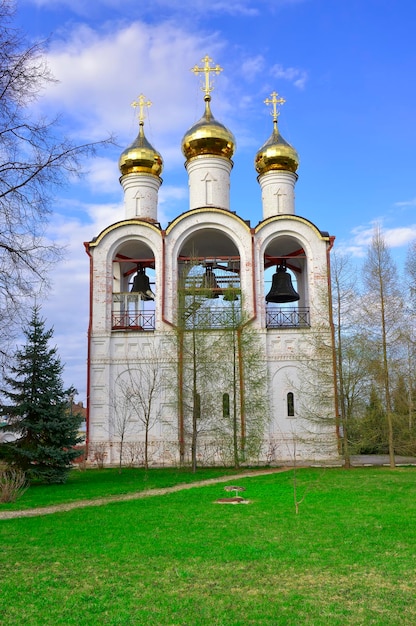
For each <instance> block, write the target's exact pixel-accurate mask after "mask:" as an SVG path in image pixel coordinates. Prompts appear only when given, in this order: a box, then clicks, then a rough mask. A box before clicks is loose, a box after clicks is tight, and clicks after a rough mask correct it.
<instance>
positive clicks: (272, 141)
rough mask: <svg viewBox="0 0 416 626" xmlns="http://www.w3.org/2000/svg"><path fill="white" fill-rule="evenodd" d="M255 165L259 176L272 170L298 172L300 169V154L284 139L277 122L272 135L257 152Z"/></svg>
mask: <svg viewBox="0 0 416 626" xmlns="http://www.w3.org/2000/svg"><path fill="white" fill-rule="evenodd" d="M254 165H255V168H256V171H257V172H258V173H259V174H264V173H265V172H269V171H271V170H285V171H288V172H296V170H297V169H298V166H299V156H298V153H297V152H296V150H295V149H294V148H293V147H292V146H291V145H290V144H289V143H288V142H287V141H285V140H284V139H283V137H282V136H281V134H280V133H279V131H278V129H277V122H274V128H273V133H272V135H271V136H270V137H269V139H268V140H267V141H266V143H265V144H264V145H263V146H262V147H261V148H260V150H259V151H258V152H257V154H256V158H255V161H254Z"/></svg>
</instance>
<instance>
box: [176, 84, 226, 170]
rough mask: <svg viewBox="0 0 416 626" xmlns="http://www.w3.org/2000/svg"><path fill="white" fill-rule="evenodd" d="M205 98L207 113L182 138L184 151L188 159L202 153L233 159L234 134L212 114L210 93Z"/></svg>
mask: <svg viewBox="0 0 416 626" xmlns="http://www.w3.org/2000/svg"><path fill="white" fill-rule="evenodd" d="M204 100H205V113H204V115H203V116H202V117H201V119H200V120H199V121H198V122H197V123H196V124H194V126H192V128H190V129H189V130H188V132H187V133H186V134H185V136H184V138H183V139H182V152H183V154H184V155H185V157H186V159H187V160H189V159H191V158H193V157H196V156H200V155H210V156H219V157H225V158H227V159H231V157H232V156H233V154H234V150H235V139H234V135H233V134H232V133H231V132H230V131H229V130H228V129H227V128H226V127H225V126H224V125H223V124H220V122H217V120H216V119H215V118H214V116H213V115H212V113H211V108H210V104H209V103H210V101H211V97H210V95H209V94H206V95H205V98H204Z"/></svg>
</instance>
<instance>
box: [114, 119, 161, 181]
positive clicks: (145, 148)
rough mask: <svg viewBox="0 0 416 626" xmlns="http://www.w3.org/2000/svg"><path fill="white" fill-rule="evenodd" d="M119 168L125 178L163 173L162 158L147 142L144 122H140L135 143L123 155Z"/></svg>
mask: <svg viewBox="0 0 416 626" xmlns="http://www.w3.org/2000/svg"><path fill="white" fill-rule="evenodd" d="M118 166H119V168H120V172H121V174H122V175H123V176H124V175H125V174H136V173H143V174H152V175H153V176H160V174H161V173H162V169H163V160H162V157H161V156H160V154H159V152H157V151H156V150H155V149H154V148H153V146H152V145H151V144H150V143H149V142H148V141H147V139H146V137H145V135H144V130H143V121H140V130H139V134H138V135H137V137H136V139H135V141H133V143H132V144H131V145H130V146H129V147H128V148H126V149H125V150H124V152H122V153H121V156H120V159H119V162H118Z"/></svg>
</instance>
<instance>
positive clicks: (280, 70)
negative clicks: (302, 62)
mask: <svg viewBox="0 0 416 626" xmlns="http://www.w3.org/2000/svg"><path fill="white" fill-rule="evenodd" d="M270 73H271V75H272V76H273V77H274V78H283V79H284V80H288V81H289V82H291V83H293V84H294V85H295V87H298V88H299V89H303V88H304V87H305V84H306V81H307V78H308V75H307V73H306V72H305V70H302V69H300V68H297V67H283V65H280V63H276V65H273V67H272V68H271V70H270Z"/></svg>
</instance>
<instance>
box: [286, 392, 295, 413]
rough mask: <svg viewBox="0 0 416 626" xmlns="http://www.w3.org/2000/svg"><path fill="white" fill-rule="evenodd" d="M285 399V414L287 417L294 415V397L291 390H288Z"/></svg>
mask: <svg viewBox="0 0 416 626" xmlns="http://www.w3.org/2000/svg"><path fill="white" fill-rule="evenodd" d="M286 401H287V415H288V417H294V416H295V398H294V396H293V393H292V392H291V391H289V393H288V394H287V397H286Z"/></svg>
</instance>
